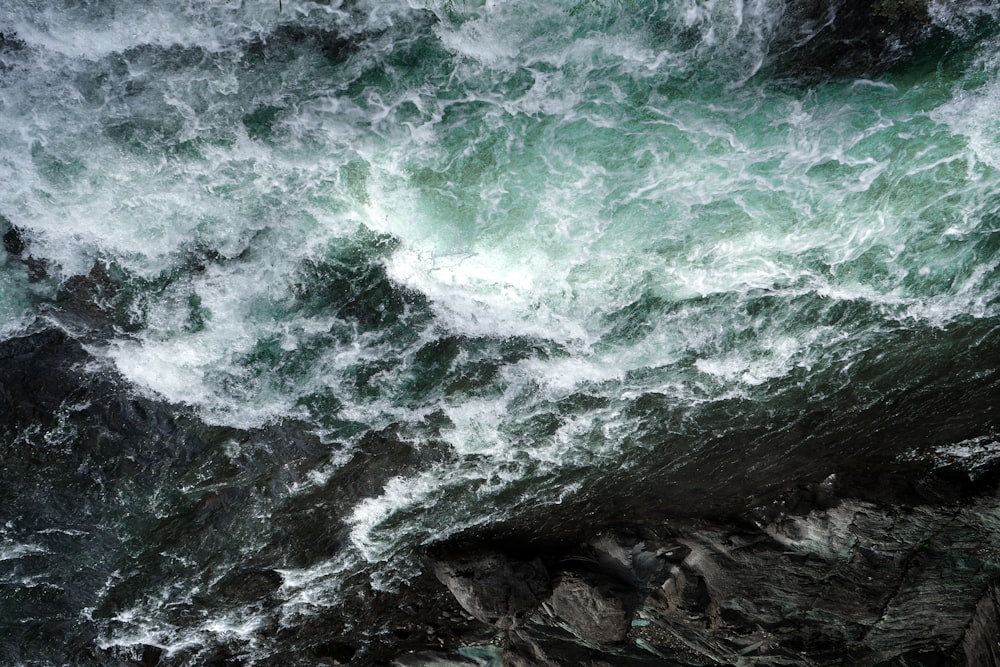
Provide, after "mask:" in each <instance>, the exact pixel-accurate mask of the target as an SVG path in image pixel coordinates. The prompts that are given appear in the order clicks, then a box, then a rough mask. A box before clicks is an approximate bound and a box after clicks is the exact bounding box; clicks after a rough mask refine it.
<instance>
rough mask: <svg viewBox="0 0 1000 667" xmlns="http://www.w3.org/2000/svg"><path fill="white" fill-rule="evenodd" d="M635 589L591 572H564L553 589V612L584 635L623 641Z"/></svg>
mask: <svg viewBox="0 0 1000 667" xmlns="http://www.w3.org/2000/svg"><path fill="white" fill-rule="evenodd" d="M635 602H636V600H635V591H634V590H629V589H628V588H626V587H624V586H623V585H622V584H620V583H619V582H617V581H615V580H613V579H610V578H607V577H604V576H601V575H600V574H597V573H592V572H587V573H584V572H563V573H562V574H561V575H560V576H559V579H558V583H556V585H555V587H554V588H553V590H552V597H551V598H550V600H549V607H550V608H551V610H552V613H553V614H555V615H556V616H558V617H559V618H560V619H562V621H563V622H565V623H566V625H567V626H568V627H569V628H570V629H571V630H572V631H573V633H574V634H576V635H577V636H578V637H580V638H581V639H584V640H586V641H589V642H620V641H623V640H624V639H625V636H626V635H627V634H628V630H629V627H630V625H631V621H632V612H633V609H634V606H635Z"/></svg>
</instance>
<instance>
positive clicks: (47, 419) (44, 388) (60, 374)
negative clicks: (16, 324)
mask: <svg viewBox="0 0 1000 667" xmlns="http://www.w3.org/2000/svg"><path fill="white" fill-rule="evenodd" d="M89 358H90V357H89V355H88V354H87V353H86V352H85V351H84V349H83V346H81V345H80V344H79V343H78V342H76V341H75V340H73V339H71V338H70V337H69V336H68V335H66V334H65V333H63V332H62V331H59V330H57V329H47V330H45V331H42V332H40V333H37V334H34V335H30V336H23V337H20V338H11V339H8V340H5V341H2V342H0V430H3V429H6V430H8V431H16V430H20V429H25V428H28V427H29V426H31V425H44V424H51V423H52V422H53V421H54V420H55V417H56V413H57V411H58V410H59V408H60V407H61V406H62V405H63V403H65V402H66V401H68V400H69V399H70V398H71V397H73V396H74V395H78V394H80V385H81V378H82V376H83V373H82V371H81V370H80V366H81V365H82V364H83V363H84V362H86V361H87V360H88V359H89ZM80 398H81V400H82V398H83V396H82V395H81V396H80Z"/></svg>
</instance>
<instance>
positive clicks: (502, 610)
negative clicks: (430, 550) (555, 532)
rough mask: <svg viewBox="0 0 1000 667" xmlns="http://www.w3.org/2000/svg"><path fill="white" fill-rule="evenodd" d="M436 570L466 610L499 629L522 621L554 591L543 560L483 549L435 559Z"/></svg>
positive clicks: (512, 626)
mask: <svg viewBox="0 0 1000 667" xmlns="http://www.w3.org/2000/svg"><path fill="white" fill-rule="evenodd" d="M434 573H435V575H437V578H438V579H439V580H440V581H441V583H443V584H444V585H445V586H447V587H448V590H449V591H451V594H452V595H454V596H455V599H456V600H457V601H458V603H459V604H460V605H461V606H462V608H463V609H465V610H466V611H467V612H469V613H470V614H472V616H474V617H475V618H477V619H479V620H480V621H482V622H484V623H489V624H490V625H493V626H494V627H497V628H500V629H510V628H514V627H516V626H518V625H520V624H521V623H522V622H523V621H524V619H525V618H526V617H527V616H529V615H530V614H531V613H532V612H533V611H535V610H536V609H537V608H538V607H539V605H540V604H541V602H542V601H543V600H544V599H545V598H547V597H548V596H549V593H550V591H551V588H550V583H549V577H548V573H547V572H546V570H545V566H544V565H543V564H542V561H541V560H538V559H534V560H519V559H512V558H508V557H507V556H505V555H503V554H500V553H490V552H485V553H484V552H480V553H475V554H470V555H468V556H464V557H463V556H459V557H456V558H452V559H448V560H439V561H437V562H435V563H434Z"/></svg>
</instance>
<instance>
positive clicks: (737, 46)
mask: <svg viewBox="0 0 1000 667" xmlns="http://www.w3.org/2000/svg"><path fill="white" fill-rule="evenodd" d="M801 10H802V8H800V7H798V5H796V4H795V3H781V2H771V1H770V0H760V1H758V2H742V1H735V0H732V1H727V0H708V1H701V0H698V1H695V0H690V1H683V0H682V1H678V2H663V3H656V2H645V1H642V2H640V1H638V0H637V1H636V2H628V3H621V4H614V3H607V4H605V5H603V6H587V7H577V6H576V4H575V3H572V2H549V3H543V4H540V5H539V4H532V3H524V2H517V1H514V0H508V1H506V2H502V1H497V2H486V3H481V2H472V1H470V2H461V3H455V4H453V5H451V6H444V5H441V4H439V3H435V2H424V3H421V2H410V3H403V2H398V3H397V2H370V3H369V2H363V1H362V2H342V3H338V2H332V3H324V2H293V1H291V0H288V1H286V2H285V3H283V7H282V10H281V11H280V12H279V11H278V3H277V2H251V1H249V0H245V1H243V2H229V3H201V2H195V1H194V0H190V1H189V2H182V1H177V2H171V3H155V6H154V5H153V4H149V5H148V6H147V4H145V3H116V2H107V3H83V4H79V3H68V2H67V3H54V4H53V3H41V2H33V1H31V0H11V1H9V2H5V3H4V7H3V8H0V29H2V31H3V32H4V34H5V35H8V36H10V35H16V39H14V38H9V39H8V40H7V41H5V42H4V45H3V47H2V48H0V64H2V67H0V118H2V119H3V123H2V124H0V183H2V185H0V214H2V215H3V216H5V218H6V219H7V220H8V221H9V222H10V224H13V225H15V226H17V227H18V228H19V229H20V230H22V233H23V236H24V238H25V240H26V243H27V250H26V251H25V256H27V255H29V254H30V255H31V256H32V257H34V258H35V259H37V260H40V261H42V262H44V264H45V266H46V270H47V277H45V278H43V279H41V280H38V281H35V282H29V280H28V277H27V269H26V268H25V267H24V266H23V265H22V264H21V263H20V262H19V261H17V259H15V258H13V257H7V258H6V259H5V261H4V263H3V264H2V265H0V317H2V318H3V320H4V322H6V324H4V325H3V326H2V327H0V333H2V334H3V335H4V336H10V335H13V334H14V333H15V332H16V331H18V330H20V329H22V328H23V327H24V326H26V325H27V323H28V322H30V321H31V320H32V318H34V317H36V316H40V317H45V318H51V319H55V320H57V321H63V322H66V323H67V326H70V327H77V328H83V329H85V328H86V326H85V325H81V324H80V322H79V321H78V320H69V319H66V318H65V317H62V316H61V315H60V313H61V312H62V310H64V309H65V306H63V305H61V304H62V302H58V301H57V300H56V296H57V293H58V290H59V286H60V285H61V284H65V281H67V280H68V279H70V278H71V277H73V276H81V275H87V274H88V273H90V272H91V270H92V268H93V267H94V266H95V264H96V265H100V266H102V267H105V269H106V271H107V274H108V276H109V278H108V281H109V284H111V285H113V296H110V297H108V298H107V299H106V300H105V301H102V302H100V303H97V304H96V305H97V306H98V308H99V310H101V312H103V313H104V316H105V317H106V319H107V321H108V323H109V326H110V329H105V330H102V331H103V332H102V333H99V334H92V338H91V339H90V340H91V347H92V348H93V349H94V350H95V351H96V352H97V353H98V354H100V355H102V356H105V357H107V358H108V359H110V360H111V361H112V362H113V363H114V364H115V366H116V367H117V368H118V370H119V371H120V372H121V373H122V374H123V375H124V376H125V377H126V378H128V380H129V381H131V382H132V383H134V385H135V387H136V390H137V391H141V392H145V393H148V394H150V395H156V396H160V397H164V398H166V399H168V400H170V401H173V402H176V403H180V404H186V405H189V406H192V407H193V408H194V409H195V410H196V411H197V412H198V414H200V415H201V416H202V417H203V418H204V419H206V420H207V421H209V422H213V423H219V424H228V425H233V426H239V427H254V426H259V425H261V424H265V423H273V422H275V421H279V420H282V419H287V418H296V419H301V420H303V421H305V422H306V423H307V424H308V425H309V427H310V428H311V429H312V430H314V431H315V432H317V433H319V434H320V435H321V436H322V438H323V439H324V441H325V442H328V443H329V446H330V451H331V454H330V460H329V461H328V462H327V463H325V464H324V466H321V467H319V468H318V469H315V470H312V471H310V473H309V474H308V475H303V477H302V479H298V480H296V482H295V483H294V484H291V485H289V487H288V488H286V489H283V490H281V491H280V492H277V493H278V496H277V497H276V498H273V499H269V500H267V501H266V503H272V504H273V506H274V507H277V508H280V506H281V503H283V502H286V501H288V499H289V498H293V497H295V496H296V494H301V493H306V492H308V490H309V489H314V488H316V487H317V486H318V485H322V483H323V480H324V479H326V478H327V476H328V475H329V473H330V470H332V469H335V468H336V466H337V465H339V463H338V462H342V461H343V457H344V452H349V451H350V450H351V448H352V447H353V446H354V445H355V443H356V442H357V439H358V438H359V437H360V436H361V435H362V434H364V433H366V432H368V431H370V430H379V429H383V428H386V427H388V426H389V425H392V424H396V425H398V428H399V430H400V433H401V434H402V437H403V438H404V439H407V440H409V441H411V442H413V443H415V444H416V446H418V447H428V448H438V447H440V448H443V449H445V450H446V451H447V452H449V456H448V457H447V458H445V459H444V460H442V461H438V462H436V463H434V464H433V465H430V466H429V467H426V468H423V469H419V470H414V471H412V474H409V473H407V474H403V475H401V476H397V477H394V478H393V479H392V480H391V481H389V482H388V483H387V484H386V485H385V487H384V488H373V489H371V490H370V491H371V492H370V495H369V496H368V497H367V498H366V499H365V500H363V501H362V502H360V503H358V504H357V505H356V506H354V507H353V508H352V509H351V510H350V512H349V515H348V516H347V517H346V520H347V522H348V524H349V526H350V527H351V530H350V539H349V542H350V544H349V547H348V552H347V555H344V554H340V555H338V556H337V562H338V563H341V564H340V565H337V566H334V565H331V563H330V562H325V561H322V560H320V561H318V562H316V563H315V564H313V565H311V566H310V567H304V568H299V569H296V568H291V567H289V568H287V571H286V572H285V573H284V576H285V577H286V578H287V579H286V580H287V582H288V583H287V587H286V589H285V590H286V591H287V595H288V601H289V602H288V604H289V605H290V607H295V605H297V604H301V605H304V606H308V605H309V604H312V603H314V602H315V601H316V600H323V601H329V600H332V599H335V598H336V590H337V585H338V584H337V582H338V581H339V579H338V577H340V576H341V575H342V573H343V572H345V571H352V570H351V568H353V567H360V566H361V565H359V564H367V563H383V564H386V565H385V571H383V572H382V573H381V574H380V575H378V576H381V577H385V578H386V579H391V578H392V576H393V575H391V574H387V572H391V571H392V568H393V567H396V566H397V565H398V562H397V561H398V560H399V559H405V558H404V556H403V555H401V554H405V553H406V552H407V550H408V549H410V548H412V546H413V545H414V544H420V543H423V542H426V541H429V540H432V539H435V538H438V537H442V536H445V535H448V534H452V533H454V532H456V531H458V530H460V529H462V528H465V527H469V526H475V525H483V524H488V523H490V522H493V521H497V520H500V519H503V518H504V517H509V516H516V515H517V513H518V512H519V511H522V510H524V508H526V507H537V506H546V505H553V506H554V505H558V504H559V503H562V502H564V501H568V500H571V499H573V498H577V497H583V496H586V495H587V494H588V493H591V492H592V491H593V489H595V488H597V489H599V488H604V486H602V485H609V486H614V485H621V484H625V485H628V484H631V483H633V482H635V483H636V484H637V485H639V486H642V484H641V483H640V482H636V480H641V479H643V475H644V473H643V471H651V473H650V474H652V475H653V477H651V479H654V480H660V479H661V478H660V477H657V476H656V475H665V477H663V478H662V479H664V480H667V482H663V483H664V484H667V485H668V486H669V484H668V482H669V483H673V482H672V481H671V480H674V478H673V477H670V475H669V474H667V473H665V472H664V471H669V470H672V469H674V468H672V466H675V465H676V466H678V467H677V468H676V469H677V470H687V469H688V468H685V467H684V466H688V467H689V468H691V469H693V470H697V469H699V468H698V466H699V465H704V466H708V467H711V466H710V464H709V463H704V464H699V463H698V461H699V460H704V461H712V460H714V459H711V458H710V457H709V458H705V459H699V456H701V454H700V452H702V451H703V450H704V451H709V450H712V447H714V446H716V445H718V444H719V443H721V442H723V441H725V439H726V438H727V437H731V440H730V441H729V442H730V443H731V444H730V445H729V446H730V448H731V449H733V450H735V451H739V450H740V448H746V449H747V451H748V452H752V453H753V454H752V455H753V457H754V458H755V460H756V458H757V457H760V456H766V455H765V454H763V453H762V452H768V451H770V453H771V454H773V456H775V457H778V458H780V457H781V456H782V455H783V452H784V451H785V449H783V448H784V447H786V446H787V447H788V448H789V451H791V445H790V444H788V443H789V442H791V440H787V441H786V440H784V439H782V438H784V437H785V436H780V437H778V439H777V440H775V441H774V443H772V444H767V443H765V444H759V442H760V441H759V440H757V439H755V438H756V437H757V436H756V435H754V434H756V433H758V432H764V431H768V432H770V431H775V432H779V433H783V432H785V429H786V428H787V427H788V425H789V424H798V420H799V418H800V416H801V415H802V414H803V413H805V412H806V411H807V410H808V411H810V412H812V411H816V412H818V413H823V414H827V415H830V414H859V415H860V417H859V418H858V419H859V420H861V421H859V422H858V423H857V424H854V425H851V426H849V427H844V428H846V429H847V430H848V431H849V432H850V433H862V432H865V431H870V430H874V431H878V430H880V429H883V428H886V426H885V424H886V423H888V424H891V423H892V420H893V415H892V414H889V413H888V412H886V413H885V414H883V413H881V412H879V410H878V409H877V408H875V407H872V406H878V405H879V404H880V401H881V402H885V401H888V402H890V403H891V401H892V400H896V398H898V397H899V396H902V395H905V394H906V393H907V392H917V393H919V392H921V391H924V390H928V391H930V390H929V389H927V388H928V387H934V386H935V385H934V383H935V382H937V381H939V380H940V379H941V378H943V377H945V376H947V377H948V378H949V379H948V380H947V382H946V383H945V382H944V380H941V382H943V383H944V384H942V385H941V387H944V386H945V384H947V387H953V386H955V385H956V383H959V382H958V380H955V379H954V378H955V377H958V378H962V377H968V378H974V377H977V376H976V373H981V372H983V371H989V370H990V369H995V366H996V359H994V358H991V357H989V356H988V355H990V354H991V352H990V351H995V350H996V345H995V343H991V345H992V347H991V346H990V345H986V344H984V345H983V347H981V348H977V345H979V344H980V343H982V342H983V341H987V342H989V341H992V340H993V339H994V338H995V333H994V331H995V329H996V324H997V318H998V315H1000V284H998V276H1000V269H998V266H1000V253H998V249H1000V123H998V120H997V119H998V118H1000V55H998V54H1000V51H998V39H1000V34H998V33H997V31H996V28H995V26H996V19H997V16H996V9H995V8H993V7H990V6H983V7H978V6H973V5H969V4H961V5H959V3H945V4H943V5H940V6H935V8H934V11H933V12H932V17H931V22H930V24H929V25H928V26H926V27H925V28H924V31H925V33H926V34H924V36H923V37H921V38H920V39H921V40H923V41H919V44H918V46H916V47H914V48H915V53H916V54H915V55H911V56H909V57H901V58H900V59H899V60H897V61H894V62H891V63H889V64H886V65H884V66H874V67H871V68H867V69H866V68H858V69H857V70H856V71H852V70H851V69H850V68H849V67H848V68H845V70H844V71H839V70H838V71H834V70H831V71H829V72H826V73H824V70H823V66H819V67H818V69H816V68H814V69H810V68H808V67H804V66H802V67H799V68H796V67H795V66H793V65H790V64H789V62H793V63H794V60H792V61H790V60H789V59H788V58H786V57H785V56H783V55H782V54H783V53H785V52H788V51H789V50H790V52H792V53H796V51H795V49H796V48H801V49H803V50H804V49H805V47H794V46H793V45H794V44H796V43H797V41H804V37H812V38H813V39H814V40H816V41H821V40H822V39H823V33H822V32H819V33H816V34H814V33H810V32H809V30H810V27H809V25H807V24H806V23H803V22H801V21H800V22H798V23H797V21H798V20H799V19H797V17H798V16H799V15H798V14H797V13H796V12H799V11H801ZM815 27H816V26H812V29H815ZM61 317H62V319H60V318H61ZM79 333H80V334H81V335H84V334H87V332H86V331H79ZM91 333H92V332H91ZM983 355H987V356H985V357H984V356H983ZM949 364H956V366H955V368H957V369H958V370H955V371H952V370H949V368H950V366H949ZM949 373H953V375H948V374H949ZM959 384H960V383H959ZM941 391H942V392H943V391H944V389H941ZM866 410H867V412H866ZM873 415H881V416H873ZM879 419H884V420H885V422H881V421H878V420H879ZM864 420H874V421H864ZM862 422H864V423H862ZM838 423H839V422H838ZM800 426H801V425H797V426H795V428H800ZM994 426H995V425H993V424H992V423H990V424H985V425H984V424H975V423H974V424H971V425H968V428H967V429H965V430H963V429H962V428H955V429H952V430H947V429H945V430H938V431H934V432H933V433H931V434H930V435H929V436H928V437H927V441H926V442H921V443H920V446H921V447H924V448H926V449H927V451H931V450H932V449H933V448H944V449H947V448H948V447H949V446H951V445H953V444H955V443H957V442H962V441H965V440H967V439H968V438H985V439H986V440H985V441H989V442H992V440H991V439H993V438H995V436H996V434H995V431H994V430H992V429H993V428H994ZM801 428H804V429H806V431H796V432H795V433H798V435H794V434H792V435H788V438H793V437H800V438H801V437H805V435H804V434H806V435H809V434H810V433H809V432H808V429H807V427H805V426H801ZM816 437H820V436H819V435H817V436H816ZM832 437H833V436H831V438H832ZM837 437H838V438H840V439H841V440H842V439H843V438H844V435H843V433H841V435H839V436H837ZM985 441H984V442H985ZM977 442H978V441H977ZM768 447H770V448H771V449H770V450H768ZM712 451H714V450H712ZM934 451H937V450H934ZM706 457H707V455H706ZM668 461H672V462H668ZM673 461H675V462H676V463H673ZM711 465H714V464H711ZM722 468H724V466H722ZM722 468H720V469H722ZM678 474H680V473H678ZM685 474H687V473H685ZM692 474H693V473H692ZM730 474H731V473H729V472H726V473H725V474H723V473H720V475H722V477H721V479H723V480H726V479H730V477H727V476H728V475H730ZM618 476H621V477H618ZM623 480H624V481H623ZM718 481H719V480H718V479H716V480H715V481H714V482H712V483H716V482H718ZM659 483H660V482H657V484H659ZM709 486H710V485H709ZM643 488H645V489H646V490H645V491H642V493H643V494H647V495H648V494H650V493H652V492H651V491H650V490H649V489H650V488H652V487H649V485H648V484H647V487H643ZM657 488H659V487H657ZM643 497H645V496H643ZM261 502H264V501H261ZM266 503H265V504H266ZM268 506H269V507H270V505H268ZM275 511H276V510H275ZM263 539H264V537H262V536H261V537H257V538H250V539H249V540H248V546H247V547H246V549H247V550H248V551H253V549H255V548H259V546H260V545H259V544H258V543H257V541H259V540H263ZM255 540H257V541H255ZM255 545H256V546H255ZM331 562H332V561H331ZM171 585H173V584H171ZM183 589H184V585H183V584H178V585H176V586H174V587H173V588H171V587H170V586H167V587H166V588H165V589H164V591H163V592H162V596H160V597H155V596H154V597H153V598H150V599H149V600H146V601H145V602H143V603H140V604H137V609H138V610H139V611H135V612H134V614H133V616H130V617H129V618H130V620H129V621H128V622H125V623H124V624H123V628H124V629H120V630H118V631H116V632H117V633H118V634H115V633H114V632H113V633H110V635H109V636H108V638H107V641H108V642H109V643H111V644H114V643H115V642H118V641H120V642H125V641H126V639H128V638H129V637H131V638H133V639H134V638H135V637H136V636H145V635H143V632H147V631H148V630H149V629H148V627H147V626H144V625H143V621H141V620H139V619H141V618H152V619H154V621H152V624H153V626H156V623H155V618H156V617H157V611H156V609H157V605H161V604H165V602H164V600H167V601H169V600H170V599H173V597H172V596H182V594H183V593H182V592H178V591H183ZM296 608H297V607H296ZM245 620H246V619H243V620H242V621H238V622H237V621H234V623H236V626H239V627H244V626H240V623H242V622H244V621H245ZM246 622H247V623H249V621H246ZM251 625H252V623H251ZM157 627H159V628H160V629H159V630H158V631H162V633H166V634H164V635H162V636H160V639H158V640H157V641H158V642H159V643H160V644H164V645H175V644H176V645H178V646H179V645H182V644H183V642H184V641H187V640H185V639H183V637H184V636H186V635H184V630H183V629H180V628H166V626H163V627H160V626H157ZM144 628H145V629H144ZM170 632H175V633H177V634H176V635H171V636H170V637H167V635H169V633H170ZM199 632H208V633H209V634H211V632H212V631H211V630H205V629H204V628H201V629H200V630H199ZM248 632H249V631H248ZM178 637H180V639H178ZM178 650H179V649H178Z"/></svg>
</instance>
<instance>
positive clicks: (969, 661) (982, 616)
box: [956, 584, 1000, 667]
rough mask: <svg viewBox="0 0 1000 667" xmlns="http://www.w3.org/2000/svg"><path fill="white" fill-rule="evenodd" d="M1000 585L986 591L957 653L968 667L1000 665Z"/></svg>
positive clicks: (992, 586) (990, 587)
mask: <svg viewBox="0 0 1000 667" xmlns="http://www.w3.org/2000/svg"><path fill="white" fill-rule="evenodd" d="M998 637H1000V585H998V584H993V585H991V586H989V587H988V588H987V589H986V592H985V593H984V594H983V597H982V598H980V600H979V603H978V604H977V605H976V611H975V613H974V614H973V616H972V621H971V622H970V623H969V626H968V627H967V628H966V629H965V635H964V636H963V637H962V643H961V645H960V646H959V647H958V649H957V651H956V653H957V656H956V657H958V658H960V659H962V660H964V661H965V664H966V665H968V667H994V666H995V665H1000V641H998V640H997V638H998Z"/></svg>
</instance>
